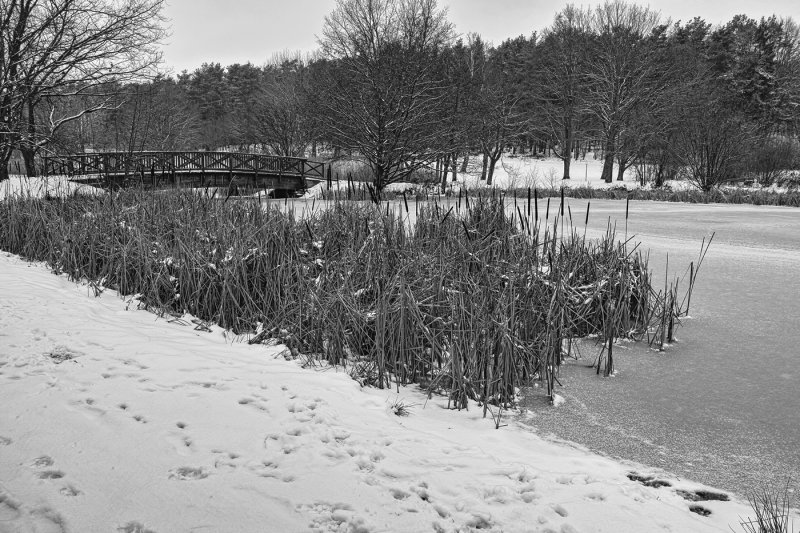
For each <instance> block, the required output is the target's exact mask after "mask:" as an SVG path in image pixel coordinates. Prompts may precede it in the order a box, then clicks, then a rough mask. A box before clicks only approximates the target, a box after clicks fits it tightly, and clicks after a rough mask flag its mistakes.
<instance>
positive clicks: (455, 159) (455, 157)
mask: <svg viewBox="0 0 800 533" xmlns="http://www.w3.org/2000/svg"><path fill="white" fill-rule="evenodd" d="M456 181H458V154H455V153H454V154H453V183H455V182H456Z"/></svg>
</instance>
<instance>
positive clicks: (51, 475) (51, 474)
mask: <svg viewBox="0 0 800 533" xmlns="http://www.w3.org/2000/svg"><path fill="white" fill-rule="evenodd" d="M62 477H64V472H62V471H61V470H44V471H42V472H39V479H61V478H62Z"/></svg>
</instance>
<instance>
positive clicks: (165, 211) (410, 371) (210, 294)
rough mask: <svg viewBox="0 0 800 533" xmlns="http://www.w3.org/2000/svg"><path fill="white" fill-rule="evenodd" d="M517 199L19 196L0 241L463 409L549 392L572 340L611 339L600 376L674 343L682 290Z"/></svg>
mask: <svg viewBox="0 0 800 533" xmlns="http://www.w3.org/2000/svg"><path fill="white" fill-rule="evenodd" d="M562 205H563V204H562ZM281 207H282V209H281ZM507 207H508V205H507V204H504V203H503V201H502V200H500V199H498V198H491V197H489V198H476V199H472V200H470V199H469V198H466V197H465V198H464V201H463V202H459V203H458V204H454V205H453V206H452V207H449V208H445V207H442V206H441V205H439V204H438V203H436V202H432V203H416V202H414V203H413V209H410V208H409V203H407V202H406V203H403V202H400V203H398V204H395V205H393V206H392V205H390V204H381V205H374V204H365V203H352V202H333V203H328V204H326V205H325V206H324V208H321V209H317V210H312V211H311V212H310V213H305V212H304V213H303V214H302V215H298V214H297V213H295V212H294V211H293V210H292V208H291V206H286V205H284V204H278V207H269V208H264V207H263V206H262V205H260V204H259V203H256V202H237V201H227V200H222V199H216V198H213V197H208V196H206V195H203V194H198V193H191V192H188V191H165V192H162V193H152V192H143V191H135V190H123V191H119V192H116V193H113V194H107V195H101V196H83V195H72V196H68V197H63V198H58V197H48V198H34V197H31V196H13V197H10V198H8V199H6V200H5V201H3V202H0V247H2V248H3V249H5V250H8V251H10V252H13V253H17V254H20V255H22V256H25V257H28V258H31V259H36V260H43V261H46V262H47V263H48V264H49V265H50V266H51V267H52V268H53V269H54V270H55V271H57V272H63V273H66V274H68V275H69V276H70V277H72V278H74V279H87V280H89V281H90V283H92V284H93V285H94V286H95V287H97V289H98V290H102V288H103V287H110V288H113V289H115V290H117V291H119V293H121V294H123V295H137V296H138V299H139V301H140V302H141V305H143V306H145V307H149V308H152V309H155V310H157V311H158V312H162V313H166V314H173V315H176V316H179V315H183V314H184V313H190V314H191V315H194V316H195V317H197V318H198V319H201V320H206V321H212V322H216V323H218V324H220V325H221V326H223V327H225V328H229V329H231V330H233V331H234V332H236V333H251V334H255V337H254V338H253V339H252V341H254V342H281V343H283V344H285V345H286V346H287V347H288V348H289V350H290V351H291V353H292V354H293V355H295V356H302V357H304V358H306V360H307V361H308V362H310V363H315V362H317V361H319V360H327V361H329V362H330V363H332V364H336V365H346V366H347V367H348V368H349V369H350V371H351V373H352V374H353V375H354V377H356V378H357V379H359V380H360V381H361V382H363V383H366V384H370V385H374V386H377V387H381V388H385V387H391V386H394V385H397V386H399V385H401V384H408V383H422V384H424V385H425V386H426V387H428V389H429V390H430V391H438V392H443V393H446V394H448V395H449V398H450V399H451V402H450V405H451V407H454V408H462V407H465V406H466V405H467V403H468V400H477V401H479V402H481V403H482V404H483V405H484V406H486V404H487V403H494V404H499V405H506V404H508V403H510V402H513V400H514V397H515V392H516V389H517V387H520V386H522V385H526V384H529V383H530V382H531V381H532V380H541V381H543V382H544V383H546V391H547V394H548V395H549V396H550V398H554V397H555V396H554V395H555V393H554V388H555V384H556V383H557V375H558V368H559V365H560V364H561V362H562V360H563V358H564V357H567V356H569V355H570V352H571V347H572V346H573V342H572V341H573V340H574V339H575V338H577V337H583V336H587V335H596V336H597V337H598V339H600V340H599V342H598V344H599V346H602V350H601V351H600V353H599V355H598V357H597V361H596V366H597V372H598V373H600V372H601V371H602V372H603V373H604V374H605V375H609V374H611V373H612V372H613V366H614V364H613V353H612V350H613V345H614V339H616V338H619V337H628V338H636V339H642V338H648V339H649V340H650V341H651V342H659V343H660V344H661V345H663V344H664V343H665V341H666V342H668V341H669V340H670V337H671V334H672V329H673V326H674V325H675V323H676V319H677V318H678V317H679V316H680V314H681V313H682V312H684V311H685V309H682V304H681V302H682V301H684V300H682V299H680V298H678V287H677V285H676V284H674V285H670V286H664V287H663V289H662V290H658V289H656V288H655V287H653V286H652V285H651V281H650V280H651V276H650V273H649V271H648V267H647V260H646V256H644V255H643V254H642V253H640V252H639V251H638V250H637V248H636V247H635V246H633V245H631V244H630V243H627V242H619V241H618V240H617V238H616V236H615V234H614V231H613V230H611V229H610V228H609V230H608V232H607V234H606V235H605V237H604V238H602V239H600V240H596V241H592V240H587V239H586V238H585V237H584V236H582V235H581V231H580V230H579V229H577V228H575V227H573V226H572V225H571V215H570V216H565V215H564V209H563V207H561V208H560V210H559V206H558V205H557V204H554V206H553V209H552V211H550V210H549V208H548V211H550V212H549V213H547V215H551V214H552V215H553V216H549V217H545V216H539V213H538V209H536V210H534V212H532V209H531V203H530V202H528V203H527V205H526V206H523V205H519V206H515V207H514V209H513V210H511V211H512V212H509V211H507ZM534 207H535V205H534ZM548 207H549V202H548ZM542 215H545V213H542ZM587 216H588V214H587ZM691 272H692V274H691V275H690V278H691V279H690V280H689V287H691V285H692V283H693V281H694V279H693V278H694V276H695V275H696V270H695V269H692V270H691ZM676 283H677V282H676ZM686 301H688V299H687V300H686ZM484 409H486V407H484ZM484 414H485V413H484ZM498 423H499V422H498Z"/></svg>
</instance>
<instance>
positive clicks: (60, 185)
mask: <svg viewBox="0 0 800 533" xmlns="http://www.w3.org/2000/svg"><path fill="white" fill-rule="evenodd" d="M77 193H81V194H102V193H103V190H102V189H98V188H97V187H92V186H91V185H84V184H82V183H76V182H74V181H70V180H69V178H68V177H67V176H50V177H36V178H28V177H26V176H19V175H15V176H11V177H10V178H9V179H8V180H6V181H0V200H3V199H4V198H8V197H11V196H30V197H33V198H44V197H45V196H53V197H56V196H62V197H63V196H70V195H73V194H77Z"/></svg>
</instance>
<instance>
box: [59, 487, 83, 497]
mask: <svg viewBox="0 0 800 533" xmlns="http://www.w3.org/2000/svg"><path fill="white" fill-rule="evenodd" d="M58 492H60V493H61V494H62V495H64V496H68V497H70V498H73V497H75V496H80V495H81V494H83V493H82V492H81V491H79V490H78V489H76V488H75V487H73V486H72V485H65V486H64V487H62V488H61V490H59V491H58Z"/></svg>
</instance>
